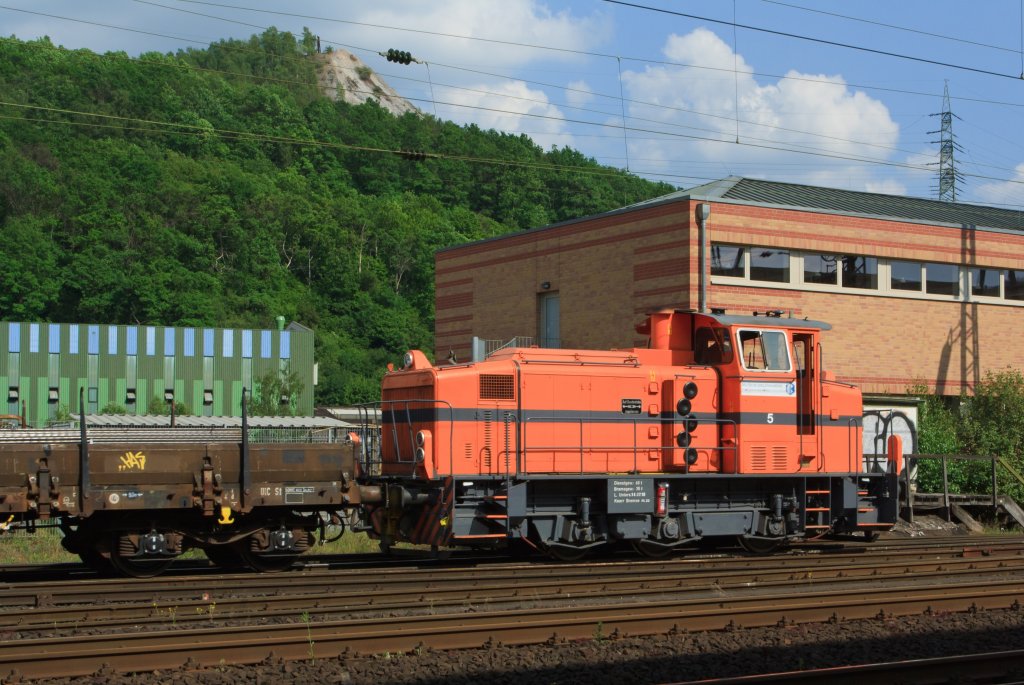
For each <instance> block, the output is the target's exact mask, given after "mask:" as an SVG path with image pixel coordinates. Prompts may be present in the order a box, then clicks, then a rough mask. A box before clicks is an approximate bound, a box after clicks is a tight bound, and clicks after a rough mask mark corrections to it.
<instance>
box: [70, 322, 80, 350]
mask: <svg viewBox="0 0 1024 685" xmlns="http://www.w3.org/2000/svg"><path fill="white" fill-rule="evenodd" d="M68 353H69V354H78V324H76V323H73V324H71V325H70V326H68Z"/></svg>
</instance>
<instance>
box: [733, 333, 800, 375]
mask: <svg viewBox="0 0 1024 685" xmlns="http://www.w3.org/2000/svg"><path fill="white" fill-rule="evenodd" d="M739 341H740V352H741V354H742V357H741V359H742V360H743V367H744V368H746V369H748V370H750V371H789V370H790V369H791V368H792V367H791V366H790V362H789V345H787V344H786V334H785V333H783V332H782V331H752V330H741V331H739Z"/></svg>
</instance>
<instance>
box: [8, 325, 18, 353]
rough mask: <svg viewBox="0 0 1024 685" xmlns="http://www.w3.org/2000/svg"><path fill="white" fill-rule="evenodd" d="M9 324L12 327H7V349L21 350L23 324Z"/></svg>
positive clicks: (12, 350) (9, 350)
mask: <svg viewBox="0 0 1024 685" xmlns="http://www.w3.org/2000/svg"><path fill="white" fill-rule="evenodd" d="M9 326H10V328H8V329H7V351H8V352H21V324H20V323H12V324H9Z"/></svg>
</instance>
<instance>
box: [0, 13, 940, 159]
mask: <svg viewBox="0 0 1024 685" xmlns="http://www.w3.org/2000/svg"><path fill="white" fill-rule="evenodd" d="M139 1H143V0H139ZM183 1H185V0H183ZM145 4H153V5H157V6H159V7H166V8H167V9H174V10H177V8H173V7H167V6H165V5H160V4H159V3H151V2H146V3H145ZM0 9H7V8H6V7H4V6H0ZM19 11H21V10H19ZM180 11H186V12H188V13H190V14H196V13H194V12H191V11H188V10H180ZM30 13H32V14H39V13H36V12H30ZM44 16H48V17H52V18H59V19H65V20H68V21H75V22H82V23H86V24H96V23H95V22H90V21H86V20H79V19H74V18H70V17H60V16H57V15H49V14H46V15H44ZM202 16H211V15H202ZM216 18H219V19H223V18H220V17H216ZM223 20H224V21H228V22H234V20H231V19H223ZM239 23H241V25H243V26H247V27H250V28H259V29H264V30H265V29H266V28H267V27H263V26H259V25H254V24H249V23H245V22H239ZM96 25H99V26H104V27H107V28H114V29H120V30H126V31H136V30H135V29H130V28H125V27H118V26H114V25H110V24H96ZM142 33H149V32H142ZM156 35H160V34H156ZM164 37H169V38H174V39H179V40H187V41H189V42H196V43H200V41H194V40H191V39H185V38H180V37H174V36H164ZM0 40H9V39H0ZM327 42H328V44H332V41H327ZM25 44H28V43H25ZM333 44H337V43H333ZM29 45H31V44H29ZM345 47H349V48H354V49H357V50H365V51H367V52H372V53H374V54H378V53H379V51H377V50H371V49H370V48H359V47H356V46H345ZM218 48H226V49H231V50H240V51H244V52H253V50H251V49H248V48H235V47H233V46H225V45H219V44H218ZM99 57H106V55H100V56H99ZM284 58H285V59H289V60H293V61H296V62H299V63H302V64H307V62H306V61H305V60H303V59H301V58H289V57H287V56H285V57H284ZM136 59H139V58H136ZM140 61H141V60H140ZM145 63H150V64H157V65H158V66H171V65H163V64H160V63H154V62H152V61H147V62H145ZM434 65H435V66H441V67H445V68H449V69H458V70H463V71H468V72H471V73H479V74H482V75H488V76H493V77H501V78H508V77H505V76H502V75H499V74H493V73H488V72H482V71H479V70H472V69H465V68H463V67H459V66H456V65H448V64H443V63H434ZM680 66H684V65H680ZM194 68H196V69H197V70H200V71H207V72H212V73H224V74H232V75H235V76H239V77H243V78H252V79H267V80H271V81H277V82H279V83H300V84H302V85H312V86H315V84H306V83H305V82H299V81H295V80H289V79H275V78H273V77H264V76H258V75H247V74H241V73H237V72H226V71H223V70H216V69H210V68H205V67H194ZM386 76H387V77H388V78H389V79H403V80H409V81H414V82H420V83H429V81H423V80H422V79H415V78H410V77H406V76H400V75H391V74H387V75H386ZM516 80H520V81H522V82H524V83H530V84H535V85H543V86H548V87H555V88H562V89H565V90H570V91H571V90H576V89H569V88H566V87H564V86H558V85H555V84H549V83H543V82H538V81H531V80H527V79H516ZM430 85H431V86H432V85H433V84H432V83H431V84H430ZM437 85H439V86H443V87H448V88H457V89H460V90H464V91H468V92H476V93H482V94H489V95H494V96H498V97H503V98H509V99H520V100H528V101H529V99H528V98H523V97H521V96H515V95H511V94H507V93H495V92H493V91H483V90H480V89H472V88H465V87H462V86H454V85H451V84H437ZM831 85H837V84H834V83H833V84H831ZM357 92H358V91H357ZM592 94H594V95H596V96H599V97H607V98H613V99H619V98H621V96H618V97H617V96H614V95H606V94H603V93H592ZM534 101H535V102H541V101H536V100H534ZM624 101H625V102H629V103H630V104H639V105H644V106H650V107H657V108H661V109H665V110H669V111H676V112H681V113H688V114H695V115H698V116H704V117H709V118H716V119H723V120H729V121H732V120H733V119H734V117H730V116H726V115H717V114H711V113H708V112H700V111H698V110H692V109H687V108H681V107H673V106H668V105H661V104H659V103H653V102H647V101H643V100H634V99H625V100H624ZM427 102H428V103H430V104H436V103H435V100H434V99H433V98H431V99H430V100H428V101H427ZM446 104H448V105H450V106H453V107H463V106H465V105H462V104H460V103H446ZM543 104H549V103H546V102H544V103H543ZM561 106H563V107H568V108H571V109H577V110H582V111H590V112H594V111H595V110H590V109H586V108H580V107H574V106H572V105H561ZM508 113H510V114H513V113H514V112H508ZM599 113H602V114H610V113H607V112H599ZM516 114H519V115H521V116H530V115H529V114H528V113H516ZM435 115H436V107H435ZM629 118H631V119H634V120H637V121H648V122H649V121H651V120H649V119H645V118H643V117H636V116H633V117H629ZM659 123H661V122H659ZM740 123H744V124H747V125H750V126H758V127H763V128H770V129H775V130H780V131H784V132H790V133H796V134H800V135H807V136H812V137H816V138H823V139H828V140H834V141H837V142H847V143H852V144H856V145H866V146H870V147H876V148H880V149H887V150H892V151H896V152H903V153H906V154H920V153H916V152H913V151H910V150H905V149H900V148H895V147H892V146H885V145H879V144H877V143H871V142H868V141H862V140H852V139H846V138H841V137H838V136H829V135H826V134H820V133H815V132H812V131H803V130H800V129H793V128H788V127H782V126H776V125H773V124H765V123H762V122H755V121H749V120H741V122H740ZM669 125H673V126H681V127H683V128H693V129H695V130H703V131H706V132H715V131H712V130H711V129H702V128H699V127H692V126H684V125H681V124H669ZM755 140H764V139H755Z"/></svg>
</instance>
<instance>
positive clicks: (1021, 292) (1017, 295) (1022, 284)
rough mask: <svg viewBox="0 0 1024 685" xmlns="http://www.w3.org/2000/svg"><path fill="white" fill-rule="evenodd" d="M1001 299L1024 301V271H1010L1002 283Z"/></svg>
mask: <svg viewBox="0 0 1024 685" xmlns="http://www.w3.org/2000/svg"><path fill="white" fill-rule="evenodd" d="M1003 297H1005V298H1006V299H1008V300H1024V269H1010V270H1009V271H1007V272H1006V278H1005V280H1004V281H1003Z"/></svg>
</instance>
